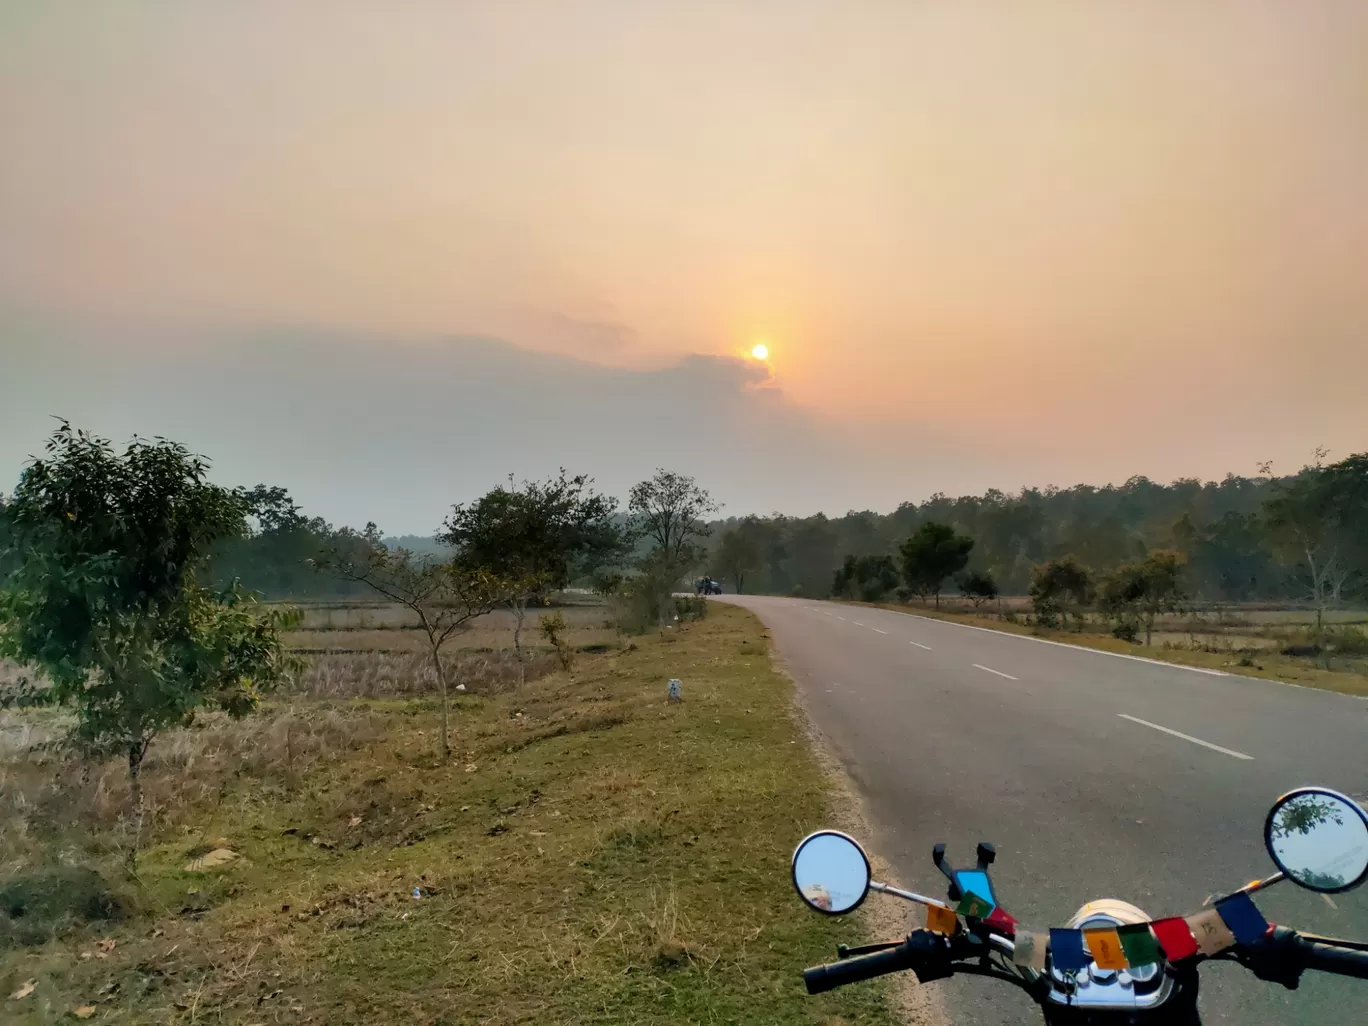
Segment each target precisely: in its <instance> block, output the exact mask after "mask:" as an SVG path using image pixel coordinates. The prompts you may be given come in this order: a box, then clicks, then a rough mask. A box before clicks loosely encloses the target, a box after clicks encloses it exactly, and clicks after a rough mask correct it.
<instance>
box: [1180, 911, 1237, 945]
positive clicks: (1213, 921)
mask: <svg viewBox="0 0 1368 1026" xmlns="http://www.w3.org/2000/svg"><path fill="white" fill-rule="evenodd" d="M1184 922H1186V923H1187V924H1188V929H1189V930H1191V931H1192V936H1193V937H1194V938H1196V940H1197V950H1198V951H1200V952H1201V953H1202V954H1204V955H1214V954H1216V953H1217V952H1218V951H1224V950H1225V949H1226V948H1228V947H1231V946H1232V945H1233V944H1234V943H1235V935H1234V934H1233V933H1231V932H1230V927H1228V926H1226V924H1225V920H1224V919H1222V918H1221V914H1220V913H1219V912H1217V911H1216V910H1215V909H1214V908H1208V909H1203V910H1202V911H1201V912H1198V913H1197V914H1196V915H1195V916H1188V917H1187V918H1186V919H1185V920H1184Z"/></svg>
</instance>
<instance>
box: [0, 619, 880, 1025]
mask: <svg viewBox="0 0 1368 1026" xmlns="http://www.w3.org/2000/svg"><path fill="white" fill-rule="evenodd" d="M667 637H668V638H669V639H670V640H669V641H664V640H662V639H656V638H648V639H639V640H638V642H637V647H636V648H635V649H633V650H628V651H620V652H609V653H606V654H603V655H599V656H593V657H584V658H582V659H581V660H580V662H579V664H578V665H577V667H576V669H575V671H574V672H572V673H569V674H566V673H557V674H554V675H551V676H548V677H545V678H543V679H541V680H538V681H536V682H534V683H531V684H529V685H527V686H526V687H524V688H522V689H520V690H516V691H511V692H508V693H506V694H503V695H499V696H496V697H490V698H471V697H464V698H462V699H461V700H460V702H459V703H458V706H457V709H456V711H455V712H454V715H453V749H454V754H453V757H452V760H451V761H450V762H449V763H447V764H442V763H440V762H439V761H438V760H437V759H436V758H435V757H434V755H433V749H434V744H435V727H436V716H435V712H434V710H433V708H432V704H431V703H430V702H427V701H423V700H415V701H405V700H400V699H387V700H384V701H357V702H354V703H349V704H348V707H349V708H350V709H351V710H352V713H353V714H354V715H357V716H364V717H366V722H367V723H368V724H371V725H372V727H373V726H374V724H375V722H376V721H377V720H378V721H379V723H380V729H378V730H372V731H371V732H370V733H368V734H367V737H366V740H365V741H364V742H363V743H358V744H357V745H355V746H353V747H345V746H343V747H339V748H338V750H336V751H330V752H328V753H326V755H324V756H323V757H321V758H320V759H319V760H318V761H315V762H313V763H311V764H310V766H309V768H308V770H307V772H304V773H301V774H297V775H286V774H284V773H283V772H282V773H280V774H275V773H273V772H272V771H271V770H270V769H269V767H267V768H264V769H263V768H261V767H257V768H256V769H254V770H253V772H251V773H246V772H244V773H234V774H232V775H230V776H227V777H226V778H225V779H224V780H223V782H222V788H221V792H220V794H219V796H218V797H217V798H216V800H215V802H214V803H213V804H212V805H211V804H209V803H208V802H206V803H205V804H204V805H203V807H198V806H196V807H194V808H191V809H188V810H185V809H183V810H180V812H179V813H178V814H177V815H176V816H175V817H171V818H166V819H164V820H163V821H161V823H162V825H161V826H160V827H159V828H158V831H157V833H156V835H155V837H154V841H153V844H152V846H151V847H150V848H149V849H148V850H147V851H146V852H145V854H144V855H143V857H142V859H141V860H140V862H139V869H138V877H137V880H136V881H135V882H133V883H132V884H131V886H133V887H135V889H136V899H137V900H136V906H134V905H132V904H130V905H128V906H127V907H129V908H133V907H136V909H137V911H135V912H131V913H130V914H129V915H128V916H126V917H125V918H122V919H118V918H114V917H111V918H110V919H108V920H102V921H99V922H94V923H91V922H88V921H79V922H77V923H75V925H74V926H72V928H71V929H70V930H68V931H66V932H65V933H63V934H62V935H60V936H57V935H55V934H54V937H55V939H51V938H50V939H47V940H46V942H45V943H44V944H43V945H42V946H41V947H37V948H33V947H28V948H24V947H8V948H3V949H0V987H2V988H3V994H0V1018H2V1019H3V1020H4V1022H6V1023H7V1024H11V1023H12V1024H38V1023H51V1022H58V1021H65V1020H64V1017H65V1016H67V1014H68V1012H69V1011H70V1010H71V1009H73V1008H75V1007H77V1006H82V1005H87V1004H93V1005H95V1007H96V1009H97V1011H96V1013H95V1015H94V1017H93V1018H92V1019H91V1020H90V1021H94V1022H138V1023H165V1024H190V1023H215V1024H217V1023H225V1024H238V1026H245V1024H248V1023H263V1024H264V1023H277V1022H298V1023H329V1024H351V1023H356V1024H360V1023H366V1024H370V1023H373V1022H396V1023H397V1022H403V1023H422V1024H429V1026H436V1024H455V1023H472V1024H473V1023H486V1024H503V1023H537V1024H539V1026H549V1024H560V1023H620V1024H628V1023H631V1024H654V1023H659V1024H662V1026H663V1024H666V1023H669V1024H676V1023H686V1022H687V1023H726V1024H754V1026H760V1024H771V1023H772V1024H779V1023H794V1024H800V1023H810V1024H814V1026H815V1024H832V1023H869V1024H891V1023H893V1022H895V1021H897V1016H896V1013H895V1011H894V1009H893V1003H892V998H891V990H890V989H889V988H888V987H887V986H885V985H883V984H869V985H861V986H858V987H851V988H847V989H846V990H844V991H843V992H841V993H839V994H835V995H823V996H822V997H820V998H813V997H809V996H808V995H807V994H806V993H805V992H804V990H803V986H802V982H801V977H800V970H801V969H802V968H803V967H805V966H808V965H812V964H814V963H816V962H820V961H829V960H830V959H831V958H832V957H833V955H834V950H835V946H836V944H837V943H838V942H841V941H844V942H850V943H857V942H858V941H859V940H860V939H863V937H864V926H863V923H862V921H861V916H862V915H863V913H861V914H857V915H856V916H853V917H847V918H845V919H840V920H836V919H826V918H824V917H819V916H816V915H814V914H812V913H811V912H809V911H807V910H806V909H805V908H803V907H802V905H801V904H800V902H799V901H798V900H797V898H796V897H795V896H794V894H793V893H792V888H791V885H790V884H789V879H788V859H789V856H790V854H791V852H792V850H793V846H794V844H795V843H796V842H797V840H798V839H799V838H800V837H802V836H803V835H804V834H805V833H806V832H808V831H809V830H811V829H814V828H816V827H818V826H820V825H823V824H824V823H826V822H827V821H828V817H829V811H830V810H829V804H828V798H827V796H826V783H825V778H824V777H823V775H822V771H821V769H820V768H819V766H818V764H817V761H816V759H815V758H814V756H813V754H812V753H811V752H810V751H809V750H808V748H807V746H806V743H805V741H804V738H803V735H802V731H801V730H800V728H799V725H798V723H797V722H796V720H795V718H794V715H793V704H792V701H793V699H792V686H791V684H790V683H789V682H788V681H787V680H786V679H785V678H783V677H782V676H780V675H779V674H777V673H776V672H775V671H774V670H773V669H772V668H771V666H770V663H769V660H768V659H766V658H760V659H757V658H755V657H754V654H755V653H763V652H765V651H766V649H765V641H764V632H763V629H762V628H761V626H760V624H759V622H758V621H757V620H756V619H755V618H754V617H753V616H752V615H751V614H749V613H748V612H746V611H744V610H742V609H739V608H736V607H730V606H718V607H716V608H714V609H713V610H712V612H711V615H710V616H709V617H708V619H706V620H704V621H702V622H698V623H691V624H689V625H687V626H686V627H684V628H683V629H681V630H679V631H677V632H676V631H671V632H670V633H669V635H667ZM671 677H678V678H681V679H682V681H683V693H684V701H683V702H682V703H668V702H667V701H666V682H667V681H668V679H669V678H671ZM329 708H330V710H331V711H330V715H334V716H336V715H339V713H338V712H337V708H338V706H337V704H336V703H334V704H333V705H331V706H330V707H329ZM292 715H295V716H300V715H301V713H300V712H299V710H298V708H297V707H296V708H295V709H294V711H293V713H292ZM210 845H212V846H216V847H217V846H224V847H230V848H232V849H233V850H234V851H236V852H238V853H239V854H240V855H241V858H240V859H239V860H238V861H237V862H234V863H232V864H230V865H228V866H226V867H224V868H221V869H216V870H213V871H211V872H188V871H186V869H185V866H186V865H187V864H188V863H189V862H190V860H191V859H192V858H194V857H195V856H196V855H198V854H202V853H203V851H204V849H205V848H206V847H207V846H210ZM100 869H101V871H102V872H104V873H105V875H106V876H108V874H109V872H110V869H109V867H108V866H101V867H100ZM415 889H416V893H417V896H416V897H415ZM119 908H120V909H121V910H122V909H124V908H125V906H124V905H120V906H119ZM62 914H63V913H62V910H61V909H56V910H55V911H54V915H62ZM77 918H79V917H77ZM111 942H112V943H111ZM30 979H32V980H34V981H36V986H35V988H34V991H33V993H32V994H30V995H28V996H27V997H25V998H23V999H21V1000H17V1001H4V1000H3V999H4V996H6V995H8V994H10V993H12V992H14V991H15V990H16V989H17V988H18V987H19V986H20V984H22V983H24V982H26V981H28V980H30Z"/></svg>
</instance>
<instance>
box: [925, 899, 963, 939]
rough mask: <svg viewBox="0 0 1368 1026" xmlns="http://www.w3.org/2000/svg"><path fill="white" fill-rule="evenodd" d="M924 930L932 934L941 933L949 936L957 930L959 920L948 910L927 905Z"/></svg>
mask: <svg viewBox="0 0 1368 1026" xmlns="http://www.w3.org/2000/svg"><path fill="white" fill-rule="evenodd" d="M926 928H927V929H928V930H930V931H931V932H932V933H943V934H945V935H947V936H949V935H950V934H952V933H954V932H955V931H956V930H957V929H958V928H959V919H957V918H956V916H955V913H953V912H951V911H950V910H949V909H948V908H941V907H940V906H939V905H927V906H926Z"/></svg>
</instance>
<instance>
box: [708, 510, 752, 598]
mask: <svg viewBox="0 0 1368 1026" xmlns="http://www.w3.org/2000/svg"><path fill="white" fill-rule="evenodd" d="M757 524H758V521H757V520H756V518H755V517H746V518H745V519H744V520H742V521H741V522H740V523H739V524H737V525H736V526H735V527H729V528H727V530H726V531H724V532H723V533H722V537H721V538H720V539H719V541H718V544H717V548H716V549H714V550H713V553H712V558H711V564H712V572H713V574H714V575H715V576H717V577H719V578H721V579H723V580H729V581H731V582H732V584H734V585H736V593H737V594H738V595H740V594H743V593H744V592H745V590H746V575H747V574H750V573H752V572H754V571H756V570H758V569H759V568H760V565H761V556H760V544H759V537H758V534H759V532H758V531H757V530H756V527H757Z"/></svg>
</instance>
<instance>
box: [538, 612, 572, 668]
mask: <svg viewBox="0 0 1368 1026" xmlns="http://www.w3.org/2000/svg"><path fill="white" fill-rule="evenodd" d="M539 629H540V630H541V636H542V637H543V638H545V639H546V640H547V641H549V642H550V643H551V645H552V647H553V648H555V650H556V658H557V659H559V660H560V664H561V669H562V670H569V669H570V667H571V666H573V665H574V662H575V651H574V649H572V648H571V647H570V642H569V641H567V640H566V638H565V635H566V632H567V631H568V630H569V629H570V625H569V624H568V623H566V622H565V616H564V615H563V614H561V613H550V614H548V615H546V616H543V617H542V618H541V624H540V628H539Z"/></svg>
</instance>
